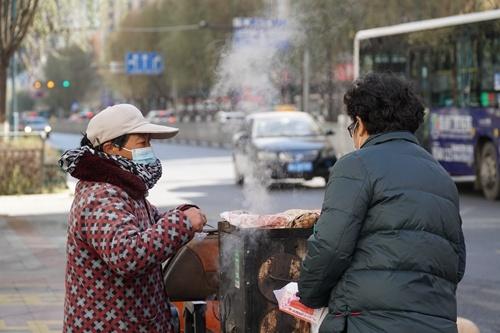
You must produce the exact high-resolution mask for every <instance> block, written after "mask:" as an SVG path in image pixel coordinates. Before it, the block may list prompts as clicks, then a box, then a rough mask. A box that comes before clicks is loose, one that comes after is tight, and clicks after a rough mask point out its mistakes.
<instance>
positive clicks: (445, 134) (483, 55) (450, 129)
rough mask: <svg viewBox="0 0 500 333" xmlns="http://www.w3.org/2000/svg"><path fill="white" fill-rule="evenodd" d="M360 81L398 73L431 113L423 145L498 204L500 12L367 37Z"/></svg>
mask: <svg viewBox="0 0 500 333" xmlns="http://www.w3.org/2000/svg"><path fill="white" fill-rule="evenodd" d="M353 62H354V64H353V65H354V74H355V77H358V76H360V75H364V74H367V73H369V72H392V73H395V74H397V75H401V76H403V77H405V78H407V79H409V80H411V81H412V82H413V84H414V86H415V87H416V89H417V91H418V92H419V94H420V95H421V96H422V98H423V99H424V101H425V104H426V106H427V109H426V116H425V121H424V125H423V126H421V128H420V129H419V131H418V133H417V134H418V136H419V139H420V142H421V144H422V145H423V146H424V147H425V148H426V149H427V150H429V152H431V154H432V155H433V156H434V157H435V158H436V160H438V161H439V162H440V163H441V165H442V166H443V167H444V168H445V169H446V170H447V171H448V172H449V174H450V175H451V176H452V177H453V179H454V180H455V181H474V182H475V186H476V188H478V189H481V190H482V192H483V194H484V196H485V197H486V198H488V199H491V200H495V199H499V198H500V163H499V156H500V10H490V11H485V12H479V13H472V14H465V15H457V16H450V17H444V18H438V19H431V20H423V21H417V22H410V23H404V24H398V25H393V26H387V27H381V28H374V29H368V30H361V31H358V32H357V33H356V36H355V39H354V59H353Z"/></svg>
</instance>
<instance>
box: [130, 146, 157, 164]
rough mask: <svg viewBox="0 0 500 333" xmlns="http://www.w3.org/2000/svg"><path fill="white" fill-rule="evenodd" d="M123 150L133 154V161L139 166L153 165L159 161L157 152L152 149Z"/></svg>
mask: <svg viewBox="0 0 500 333" xmlns="http://www.w3.org/2000/svg"><path fill="white" fill-rule="evenodd" d="M122 149H125V150H126V151H129V152H131V153H132V161H134V162H135V163H137V164H152V163H155V162H156V160H157V158H156V155H155V152H154V151H153V148H151V147H144V148H136V149H127V148H125V147H122Z"/></svg>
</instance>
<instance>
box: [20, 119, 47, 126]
mask: <svg viewBox="0 0 500 333" xmlns="http://www.w3.org/2000/svg"><path fill="white" fill-rule="evenodd" d="M24 123H25V124H27V125H46V124H47V120H46V119H45V118H27V119H25V120H24Z"/></svg>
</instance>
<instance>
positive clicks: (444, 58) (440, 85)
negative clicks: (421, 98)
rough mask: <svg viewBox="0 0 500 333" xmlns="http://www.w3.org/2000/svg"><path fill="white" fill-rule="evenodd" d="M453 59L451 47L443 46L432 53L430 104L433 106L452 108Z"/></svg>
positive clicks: (453, 102)
mask: <svg viewBox="0 0 500 333" xmlns="http://www.w3.org/2000/svg"><path fill="white" fill-rule="evenodd" d="M454 63H455V57H454V54H453V47H450V46H449V45H445V46H443V47H442V48H439V49H436V50H435V51H434V52H433V59H432V74H433V75H432V78H431V79H432V82H431V104H432V105H433V106H438V107H445V106H454V105H455V101H454V97H455V96H456V82H455V75H454V73H453V72H454V71H453V69H454V66H455V64H454Z"/></svg>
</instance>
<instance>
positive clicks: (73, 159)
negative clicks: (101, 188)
mask: <svg viewBox="0 0 500 333" xmlns="http://www.w3.org/2000/svg"><path fill="white" fill-rule="evenodd" d="M85 160H91V161H93V162H97V164H100V163H99V162H101V161H102V162H104V163H103V164H104V165H106V166H108V167H111V169H113V166H115V167H118V168H119V169H120V170H123V171H126V172H129V173H131V174H132V175H135V176H136V177H138V178H139V179H140V180H141V181H142V183H143V184H144V187H145V190H146V191H147V190H149V189H151V188H153V186H154V185H155V184H156V182H158V180H159V179H160V177H161V175H162V167H161V162H160V160H158V159H157V160H156V162H154V163H151V164H138V163H135V162H134V161H131V160H129V159H127V158H125V157H122V156H119V155H109V154H106V153H104V152H101V151H98V150H95V149H93V148H91V147H89V146H83V147H80V148H77V149H71V150H67V151H66V152H65V153H64V154H63V155H62V156H61V158H60V159H59V167H61V169H62V170H63V171H64V172H67V173H69V174H70V175H72V176H74V177H76V178H79V179H81V177H78V175H81V174H82V172H81V170H78V169H79V168H80V169H81V168H84V167H87V168H88V163H83V165H82V163H81V162H82V161H85ZM99 160H101V161H99ZM95 166H97V165H95ZM92 168H93V166H92ZM99 172H104V174H106V172H107V170H95V173H99ZM85 174H88V172H85ZM85 178H89V177H85ZM97 178H99V177H97ZM108 178H109V177H108ZM86 180H87V179H86ZM88 180H90V179H88ZM96 180H97V179H96ZM116 185H119V184H116Z"/></svg>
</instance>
